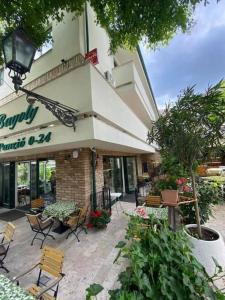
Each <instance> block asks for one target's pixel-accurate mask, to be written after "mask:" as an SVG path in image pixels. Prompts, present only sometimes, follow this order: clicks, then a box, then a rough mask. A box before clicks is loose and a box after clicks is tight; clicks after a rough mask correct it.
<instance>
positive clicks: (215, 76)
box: [142, 0, 225, 109]
mask: <svg viewBox="0 0 225 300" xmlns="http://www.w3.org/2000/svg"><path fill="white" fill-rule="evenodd" d="M194 20H195V24H194V26H193V27H192V29H191V31H190V33H186V34H182V33H178V34H177V35H176V36H175V37H174V38H173V39H172V40H171V41H170V42H169V44H168V46H165V47H161V48H160V49H157V50H156V51H151V50H149V49H146V48H142V54H143V57H144V61H145V64H146V68H147V71H148V75H149V78H150V82H151V85H152V89H153V93H154V95H155V99H156V102H157V105H158V108H159V109H163V108H164V107H165V104H166V103H168V102H171V101H175V100H176V98H177V96H178V95H179V94H180V92H181V91H182V90H183V89H185V88H186V87H187V86H193V85H196V90H197V91H200V92H202V91H204V90H205V89H206V88H207V87H208V85H209V84H210V85H211V84H215V83H217V82H218V81H219V80H221V79H223V78H225V1H224V0H221V1H220V2H219V3H218V4H217V3H216V0H210V4H209V5H207V6H206V7H205V6H204V5H202V4H201V5H199V6H197V7H196V10H195V13H194Z"/></svg>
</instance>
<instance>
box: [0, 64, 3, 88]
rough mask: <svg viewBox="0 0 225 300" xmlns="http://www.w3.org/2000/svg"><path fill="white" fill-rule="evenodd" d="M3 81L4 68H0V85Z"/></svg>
mask: <svg viewBox="0 0 225 300" xmlns="http://www.w3.org/2000/svg"><path fill="white" fill-rule="evenodd" d="M3 83H4V68H1V69H0V85H3Z"/></svg>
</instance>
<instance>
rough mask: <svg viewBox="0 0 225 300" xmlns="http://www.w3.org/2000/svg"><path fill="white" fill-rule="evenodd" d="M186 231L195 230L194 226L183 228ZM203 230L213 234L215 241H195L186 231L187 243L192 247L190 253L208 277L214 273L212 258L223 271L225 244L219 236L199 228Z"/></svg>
mask: <svg viewBox="0 0 225 300" xmlns="http://www.w3.org/2000/svg"><path fill="white" fill-rule="evenodd" d="M185 227H186V228H187V229H190V228H197V225H196V224H189V225H186V226H185ZM201 227H202V229H203V230H207V231H209V232H210V233H211V234H215V236H216V237H217V239H215V240H210V241H205V240H200V239H197V238H195V237H193V236H191V235H190V234H189V233H188V232H187V231H186V234H187V235H188V238H189V241H190V243H191V247H192V253H193V255H194V256H195V257H196V259H197V260H198V261H199V262H200V263H201V264H202V265H203V267H205V269H206V272H207V273H208V274H209V276H212V275H213V274H214V273H215V267H216V266H215V263H214V261H213V259H212V257H214V258H215V259H216V261H217V262H218V264H219V265H220V266H221V267H222V268H223V269H225V243H224V240H223V237H222V236H221V234H220V233H219V232H218V231H216V230H214V229H211V228H208V227H206V226H201Z"/></svg>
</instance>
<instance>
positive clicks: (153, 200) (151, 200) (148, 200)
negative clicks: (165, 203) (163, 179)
mask: <svg viewBox="0 0 225 300" xmlns="http://www.w3.org/2000/svg"><path fill="white" fill-rule="evenodd" d="M161 204H162V203H161V197H160V196H152V195H149V196H146V197H145V206H155V207H159V206H160V205H161Z"/></svg>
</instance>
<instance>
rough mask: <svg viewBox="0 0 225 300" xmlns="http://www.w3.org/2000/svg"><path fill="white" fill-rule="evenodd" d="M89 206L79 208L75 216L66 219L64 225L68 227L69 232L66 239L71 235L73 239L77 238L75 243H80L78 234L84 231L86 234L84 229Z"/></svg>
mask: <svg viewBox="0 0 225 300" xmlns="http://www.w3.org/2000/svg"><path fill="white" fill-rule="evenodd" d="M88 210H89V206H88V205H87V206H84V207H82V208H80V211H79V213H78V214H77V215H75V214H72V215H70V216H69V217H68V219H67V220H66V221H65V224H66V225H67V226H69V227H70V232H69V233H68V235H67V237H66V238H67V239H68V237H69V236H70V235H71V234H72V233H73V234H74V235H75V237H76V238H77V241H78V242H80V240H79V237H78V235H79V233H80V232H81V231H84V232H85V233H86V234H87V229H86V227H85V222H86V218H87V214H88Z"/></svg>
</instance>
